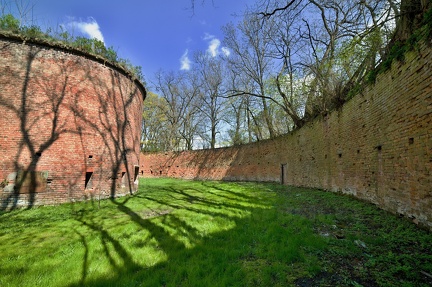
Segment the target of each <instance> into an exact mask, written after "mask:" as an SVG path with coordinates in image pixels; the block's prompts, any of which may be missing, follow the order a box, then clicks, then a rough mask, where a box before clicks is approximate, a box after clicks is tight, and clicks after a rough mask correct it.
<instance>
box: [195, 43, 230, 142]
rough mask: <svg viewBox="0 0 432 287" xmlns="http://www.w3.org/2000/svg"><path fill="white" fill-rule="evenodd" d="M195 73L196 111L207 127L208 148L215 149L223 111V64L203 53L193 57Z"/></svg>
mask: <svg viewBox="0 0 432 287" xmlns="http://www.w3.org/2000/svg"><path fill="white" fill-rule="evenodd" d="M195 62H196V64H197V65H196V69H195V72H196V73H197V74H198V75H199V79H200V83H201V84H200V87H201V93H200V98H199V99H200V104H199V105H198V109H199V110H200V112H201V113H202V115H203V117H204V119H205V120H204V121H203V123H204V124H205V125H209V130H210V148H212V149H213V148H215V147H216V135H217V133H218V132H219V130H218V128H219V124H220V122H221V119H222V114H223V112H224V110H225V103H224V99H223V98H222V97H221V95H222V90H223V85H224V78H223V73H224V71H223V62H222V60H221V59H220V58H218V57H213V56H212V55H210V54H208V53H205V52H198V53H197V54H196V55H195Z"/></svg>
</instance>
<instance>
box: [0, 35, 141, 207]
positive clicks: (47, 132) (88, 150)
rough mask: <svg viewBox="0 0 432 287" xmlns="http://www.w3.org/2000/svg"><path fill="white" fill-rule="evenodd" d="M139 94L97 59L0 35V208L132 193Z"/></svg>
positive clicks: (122, 76) (127, 79)
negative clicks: (0, 182)
mask: <svg viewBox="0 0 432 287" xmlns="http://www.w3.org/2000/svg"><path fill="white" fill-rule="evenodd" d="M144 97H145V90H144V87H143V86H142V84H140V83H139V82H138V81H135V80H133V79H132V78H131V77H130V76H128V75H127V74H126V73H125V72H124V71H122V70H121V69H119V68H117V67H115V66H112V65H108V64H106V63H104V62H103V61H102V60H100V59H98V58H96V57H93V56H88V55H83V54H80V53H78V51H71V50H66V49H63V48H61V47H58V46H51V45H49V44H46V43H45V44H44V43H35V42H33V43H28V42H26V41H22V40H20V39H18V38H10V37H6V36H2V37H0V115H1V116H0V126H1V135H0V181H2V182H3V183H2V186H1V188H0V204H1V209H10V208H14V207H17V206H32V205H40V204H55V203H61V202H68V201H71V200H82V199H85V198H90V197H97V198H99V197H108V196H118V195H122V194H127V193H131V192H134V191H135V190H136V189H137V182H138V181H137V175H138V168H139V150H140V145H139V143H140V128H141V118H142V105H143V98H144Z"/></svg>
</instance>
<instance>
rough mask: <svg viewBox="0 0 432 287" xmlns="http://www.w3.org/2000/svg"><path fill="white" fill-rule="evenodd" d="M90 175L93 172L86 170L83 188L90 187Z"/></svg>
mask: <svg viewBox="0 0 432 287" xmlns="http://www.w3.org/2000/svg"><path fill="white" fill-rule="evenodd" d="M92 176H93V172H91V171H88V172H86V175H85V184H84V188H85V189H89V188H92Z"/></svg>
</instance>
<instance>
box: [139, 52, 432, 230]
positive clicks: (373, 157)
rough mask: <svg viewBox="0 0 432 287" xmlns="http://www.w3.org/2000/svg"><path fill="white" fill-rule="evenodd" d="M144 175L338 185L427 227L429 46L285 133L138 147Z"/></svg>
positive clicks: (431, 205) (431, 206) (431, 180)
mask: <svg viewBox="0 0 432 287" xmlns="http://www.w3.org/2000/svg"><path fill="white" fill-rule="evenodd" d="M141 169H142V172H143V176H146V177H152V176H161V175H162V176H171V177H182V178H193V179H216V180H240V181H273V182H280V181H283V183H284V184H288V185H294V186H305V187H313V188H320V189H326V190H331V191H334V192H343V193H345V194H351V195H354V196H356V197H358V198H361V199H364V200H367V201H370V202H372V203H374V204H377V205H379V206H380V207H382V208H383V209H386V210H388V211H391V212H393V213H398V214H403V215H405V216H407V217H410V218H412V220H413V221H414V222H416V223H421V224H422V225H426V226H428V227H429V228H430V229H432V51H431V49H430V48H423V49H421V50H420V52H413V53H410V54H409V55H407V57H406V60H405V62H404V63H394V64H393V67H392V69H391V70H390V71H388V72H387V73H385V74H383V75H380V76H379V77H378V79H377V82H376V84H375V85H374V86H371V87H369V88H367V89H366V90H365V91H363V93H362V94H360V95H357V96H356V97H354V98H353V99H352V100H350V101H349V102H347V103H346V104H345V105H344V106H343V107H342V108H341V109H340V110H338V111H334V112H332V113H331V114H329V115H327V116H326V117H323V118H318V119H316V120H314V121H313V122H311V123H309V124H307V125H306V126H305V127H303V128H301V129H300V130H297V131H295V132H293V133H292V134H289V135H286V136H283V137H279V138H277V139H274V140H267V141H262V142H258V143H253V144H247V145H243V146H236V147H231V148H221V149H216V150H201V151H186V152H180V153H175V152H170V153H149V154H142V155H141Z"/></svg>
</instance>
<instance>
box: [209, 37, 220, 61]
mask: <svg viewBox="0 0 432 287" xmlns="http://www.w3.org/2000/svg"><path fill="white" fill-rule="evenodd" d="M220 44H221V42H220V40H219V39H216V38H214V39H212V40H210V43H209V46H208V48H207V52H208V53H209V54H210V55H211V56H212V57H216V56H217V55H218V54H219V46H220Z"/></svg>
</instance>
